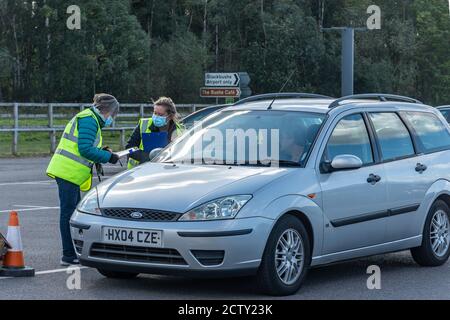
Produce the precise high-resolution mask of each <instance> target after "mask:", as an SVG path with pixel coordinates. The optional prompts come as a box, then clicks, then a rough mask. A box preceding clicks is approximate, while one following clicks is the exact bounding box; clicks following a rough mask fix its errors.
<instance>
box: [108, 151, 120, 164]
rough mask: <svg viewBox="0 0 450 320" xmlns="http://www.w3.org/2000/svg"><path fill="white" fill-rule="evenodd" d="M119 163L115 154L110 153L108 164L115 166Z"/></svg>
mask: <svg viewBox="0 0 450 320" xmlns="http://www.w3.org/2000/svg"><path fill="white" fill-rule="evenodd" d="M117 162H119V156H118V155H117V154H115V153H111V158H110V159H109V163H111V164H116V163H117Z"/></svg>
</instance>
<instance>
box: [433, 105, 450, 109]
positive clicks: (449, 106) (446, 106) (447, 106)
mask: <svg viewBox="0 0 450 320" xmlns="http://www.w3.org/2000/svg"><path fill="white" fill-rule="evenodd" d="M444 108H450V105H443V106H438V107H436V109H444Z"/></svg>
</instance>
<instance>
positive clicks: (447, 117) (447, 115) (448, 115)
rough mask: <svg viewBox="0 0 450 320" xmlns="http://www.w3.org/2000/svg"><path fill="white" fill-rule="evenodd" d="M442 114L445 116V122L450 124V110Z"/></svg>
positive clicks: (443, 111)
mask: <svg viewBox="0 0 450 320" xmlns="http://www.w3.org/2000/svg"><path fill="white" fill-rule="evenodd" d="M441 113H442V115H443V116H444V118H445V120H447V122H448V123H450V110H442V111H441Z"/></svg>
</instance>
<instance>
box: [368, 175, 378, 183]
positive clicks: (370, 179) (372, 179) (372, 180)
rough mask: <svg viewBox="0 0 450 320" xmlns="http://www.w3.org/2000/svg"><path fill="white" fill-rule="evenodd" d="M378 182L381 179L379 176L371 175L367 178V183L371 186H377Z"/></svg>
mask: <svg viewBox="0 0 450 320" xmlns="http://www.w3.org/2000/svg"><path fill="white" fill-rule="evenodd" d="M380 181H381V177H380V176H379V175H376V174H373V173H372V174H371V175H370V176H369V177H368V178H367V183H371V184H377V183H378V182H380Z"/></svg>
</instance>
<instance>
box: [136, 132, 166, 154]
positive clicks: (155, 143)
mask: <svg viewBox="0 0 450 320" xmlns="http://www.w3.org/2000/svg"><path fill="white" fill-rule="evenodd" d="M142 144H143V145H144V151H145V152H149V153H150V152H152V150H154V149H157V148H165V147H167V145H168V144H169V135H168V133H167V132H151V133H143V134H142Z"/></svg>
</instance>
